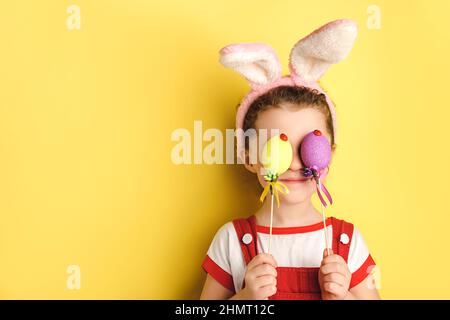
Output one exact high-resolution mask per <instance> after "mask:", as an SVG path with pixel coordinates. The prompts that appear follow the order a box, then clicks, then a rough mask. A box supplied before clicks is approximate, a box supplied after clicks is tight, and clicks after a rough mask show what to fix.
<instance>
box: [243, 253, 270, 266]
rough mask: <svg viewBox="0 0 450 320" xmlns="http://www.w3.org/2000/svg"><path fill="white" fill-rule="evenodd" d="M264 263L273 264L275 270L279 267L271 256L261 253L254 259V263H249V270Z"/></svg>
mask: <svg viewBox="0 0 450 320" xmlns="http://www.w3.org/2000/svg"><path fill="white" fill-rule="evenodd" d="M262 263H268V264H271V265H272V266H273V267H274V268H276V267H277V263H276V261H275V259H274V258H273V256H272V255H271V254H268V253H260V254H258V255H257V256H256V257H254V258H253V260H252V261H250V262H249V264H248V266H247V268H248V270H251V269H253V268H254V267H256V266H257V265H260V264H262Z"/></svg>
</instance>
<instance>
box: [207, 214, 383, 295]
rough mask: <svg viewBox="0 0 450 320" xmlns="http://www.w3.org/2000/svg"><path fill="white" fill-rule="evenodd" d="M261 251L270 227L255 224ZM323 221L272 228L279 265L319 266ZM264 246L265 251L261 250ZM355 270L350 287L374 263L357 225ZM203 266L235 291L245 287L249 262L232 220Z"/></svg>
mask: <svg viewBox="0 0 450 320" xmlns="http://www.w3.org/2000/svg"><path fill="white" fill-rule="evenodd" d="M332 228H333V227H332V225H331V219H330V218H328V219H327V232H328V239H330V241H331V239H332V235H333V229H332ZM256 232H257V235H258V246H257V247H258V251H259V252H258V253H261V252H267V251H268V246H269V228H268V227H265V226H259V225H256ZM324 238H325V236H324V232H323V224H322V223H317V224H314V225H310V226H301V227H278V228H272V255H273V257H274V259H275V261H277V264H278V266H280V267H320V264H321V262H322V257H323V251H324V249H325V240H324ZM261 248H262V251H261ZM347 264H348V268H349V270H350V272H351V273H352V281H351V284H350V288H352V287H354V286H355V285H357V284H358V283H360V282H361V281H363V280H364V279H365V278H366V276H367V275H368V274H369V272H370V268H369V267H371V266H374V265H375V262H374V261H373V259H372V257H371V255H370V253H369V250H368V248H367V246H366V244H365V242H364V240H363V238H362V236H361V234H360V232H359V231H358V229H356V228H354V230H353V236H352V239H351V243H350V249H349V254H348V261H347ZM202 267H203V269H204V270H205V271H206V272H207V273H209V274H210V275H211V276H212V277H213V278H214V279H215V280H217V281H218V282H219V283H221V284H222V285H223V286H224V287H226V288H228V289H229V290H231V291H233V292H238V291H240V290H241V288H242V283H243V280H244V276H245V271H246V264H245V260H244V255H243V253H242V249H241V246H240V239H238V236H237V233H236V230H235V228H234V225H233V222H231V221H230V222H227V223H226V224H224V225H223V226H222V227H221V228H220V229H219V230H218V231H217V233H216V235H215V236H214V239H213V241H212V243H211V245H210V247H209V249H208V252H207V254H206V257H205V259H204V260H203V263H202Z"/></svg>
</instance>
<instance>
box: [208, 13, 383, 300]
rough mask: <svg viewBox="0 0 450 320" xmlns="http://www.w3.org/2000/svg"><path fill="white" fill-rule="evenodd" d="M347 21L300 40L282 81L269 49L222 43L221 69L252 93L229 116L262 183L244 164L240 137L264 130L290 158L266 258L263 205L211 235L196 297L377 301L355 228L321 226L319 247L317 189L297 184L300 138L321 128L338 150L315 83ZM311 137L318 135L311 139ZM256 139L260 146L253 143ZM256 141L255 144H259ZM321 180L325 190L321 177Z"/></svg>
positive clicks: (346, 44) (266, 209) (342, 50)
mask: <svg viewBox="0 0 450 320" xmlns="http://www.w3.org/2000/svg"><path fill="white" fill-rule="evenodd" d="M356 33H357V28H356V25H355V23H353V22H352V21H349V20H337V21H334V22H331V23H328V24H326V25H325V26H323V27H321V28H319V29H317V30H316V31H314V32H313V33H312V34H310V35H309V36H307V37H306V38H304V39H302V40H300V41H299V42H298V43H297V44H296V45H295V46H294V48H293V49H292V51H291V55H290V63H289V69H290V75H288V76H284V77H281V67H280V63H279V61H278V58H277V56H276V54H275V52H274V51H273V49H272V48H271V47H269V46H267V45H264V44H256V43H243V44H235V45H229V46H227V47H225V48H223V49H222V50H221V51H220V54H221V63H222V64H223V65H225V66H226V67H229V68H232V69H234V70H235V71H237V72H239V73H240V74H242V75H243V76H244V77H245V78H246V79H247V81H248V82H249V83H250V85H251V87H252V90H251V91H250V93H249V94H247V96H246V97H245V98H244V99H243V101H242V103H241V104H240V106H239V108H238V112H237V118H236V127H237V149H238V155H239V157H240V158H241V159H242V160H243V162H244V164H245V167H246V168H247V169H248V170H249V171H251V172H252V173H255V174H256V175H257V177H258V180H259V183H260V184H261V186H263V187H264V186H265V185H266V183H267V182H266V181H265V180H264V178H263V176H262V175H261V172H262V171H261V163H260V160H259V157H258V160H257V161H253V162H252V161H250V157H249V143H248V141H247V140H245V139H244V138H245V136H244V133H245V132H248V130H249V129H255V130H256V132H259V131H260V130H266V132H267V137H265V138H264V139H265V140H267V139H269V138H270V133H271V132H272V130H275V129H276V130H279V132H282V133H284V134H286V135H287V136H288V137H289V141H290V142H291V144H292V147H293V150H294V155H293V160H292V163H291V165H290V167H289V169H288V170H287V171H286V172H285V173H283V174H282V175H280V177H279V179H278V180H279V181H280V182H282V183H284V184H285V185H286V186H287V187H288V188H289V193H288V194H280V206H279V207H276V210H275V212H274V216H273V228H272V247H271V252H272V254H268V253H266V252H267V251H268V247H269V227H268V226H269V225H270V200H269V201H268V200H267V198H266V200H265V202H264V203H263V205H262V206H261V207H260V208H259V209H258V210H257V211H256V212H255V213H253V214H252V215H250V216H249V217H247V218H243V219H236V220H234V221H231V222H228V223H226V224H224V225H223V226H222V227H221V228H220V229H219V231H218V232H217V233H216V235H215V237H214V239H213V241H212V243H211V245H210V247H209V250H208V252H207V255H206V257H205V259H204V261H203V264H202V267H203V269H204V270H205V271H206V272H207V278H206V282H205V285H204V288H203V291H202V294H201V297H200V298H201V299H378V298H379V295H378V292H377V290H376V289H375V286H374V285H373V278H372V275H371V274H370V270H371V269H372V268H373V266H375V262H374V260H373V259H372V257H371V255H370V254H369V250H368V248H367V246H366V244H365V243H364V240H363V238H362V236H361V234H360V233H359V231H358V230H357V229H356V228H354V227H353V225H352V224H350V223H348V222H346V221H343V220H339V219H336V218H328V219H327V220H326V222H325V224H326V232H327V233H328V238H329V239H331V241H330V242H331V248H330V250H329V254H328V253H327V248H325V243H324V230H323V228H324V225H323V223H322V216H321V213H320V212H319V211H318V210H316V209H315V208H314V206H313V205H312V203H311V197H312V196H313V195H314V193H315V191H316V184H315V183H316V182H315V181H314V179H313V178H311V177H308V178H306V177H304V176H303V174H302V169H303V168H304V165H303V163H302V161H301V159H300V155H299V152H298V150H299V147H300V144H301V142H302V140H303V138H304V137H305V136H306V135H307V134H308V133H310V132H312V131H314V130H318V131H320V133H321V134H323V135H325V136H326V137H327V139H328V140H329V142H330V145H331V147H332V151H333V153H334V150H335V148H336V129H337V128H336V113H335V109H334V105H333V103H332V101H331V100H330V99H329V97H328V95H327V94H326V93H325V92H324V91H323V89H322V88H321V87H320V85H319V84H318V82H317V81H318V80H319V78H320V77H321V76H322V75H323V73H324V72H325V71H326V70H327V69H328V67H329V66H330V65H331V64H333V63H337V62H339V61H341V60H342V59H344V58H345V57H346V56H347V55H348V53H349V52H350V50H351V48H352V46H353V43H354V40H355V39H356ZM318 131H316V132H318ZM256 139H262V138H261V137H259V136H258V137H257V138H256ZM259 142H260V141H259ZM328 169H329V168H326V169H324V170H323V171H322V172H321V173H320V179H321V182H322V183H323V182H324V181H325V180H324V179H325V177H326V175H327V173H328Z"/></svg>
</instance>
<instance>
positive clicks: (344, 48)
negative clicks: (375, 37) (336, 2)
mask: <svg viewBox="0 0 450 320" xmlns="http://www.w3.org/2000/svg"><path fill="white" fill-rule="evenodd" d="M357 33H358V27H357V25H356V23H354V22H353V21H351V20H336V21H333V22H330V23H327V24H326V25H324V26H322V27H321V28H319V29H317V30H315V31H314V32H312V33H311V34H310V35H308V36H307V37H305V38H303V39H301V40H300V41H299V42H297V43H296V44H295V46H294V47H293V48H292V51H291V54H290V57H289V69H290V71H291V76H294V77H297V78H300V79H302V80H303V81H306V82H315V81H317V80H319V79H320V77H321V76H322V75H323V74H324V73H325V71H327V69H328V68H329V67H330V66H331V65H332V64H334V63H338V62H339V61H341V60H343V59H345V58H346V57H347V55H348V54H349V53H350V51H351V49H352V47H353V44H354V42H355V40H356V35H357Z"/></svg>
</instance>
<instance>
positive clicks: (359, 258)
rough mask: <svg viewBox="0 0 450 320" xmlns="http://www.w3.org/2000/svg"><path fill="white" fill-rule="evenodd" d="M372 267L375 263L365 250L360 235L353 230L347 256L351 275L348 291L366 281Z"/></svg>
mask: <svg viewBox="0 0 450 320" xmlns="http://www.w3.org/2000/svg"><path fill="white" fill-rule="evenodd" d="M374 266H375V261H374V260H373V258H372V256H371V255H370V252H369V249H368V248H367V245H366V243H365V242H364V239H363V237H362V236H361V233H360V232H359V230H358V229H356V228H355V229H354V231H353V236H352V242H351V244H350V251H349V254H348V268H349V270H350V272H351V273H352V279H351V282H350V289H351V288H353V287H355V286H356V285H358V284H359V283H361V282H362V281H363V280H364V279H366V277H367V276H368V275H369V274H370V271H371V270H372V268H373V267H374Z"/></svg>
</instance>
